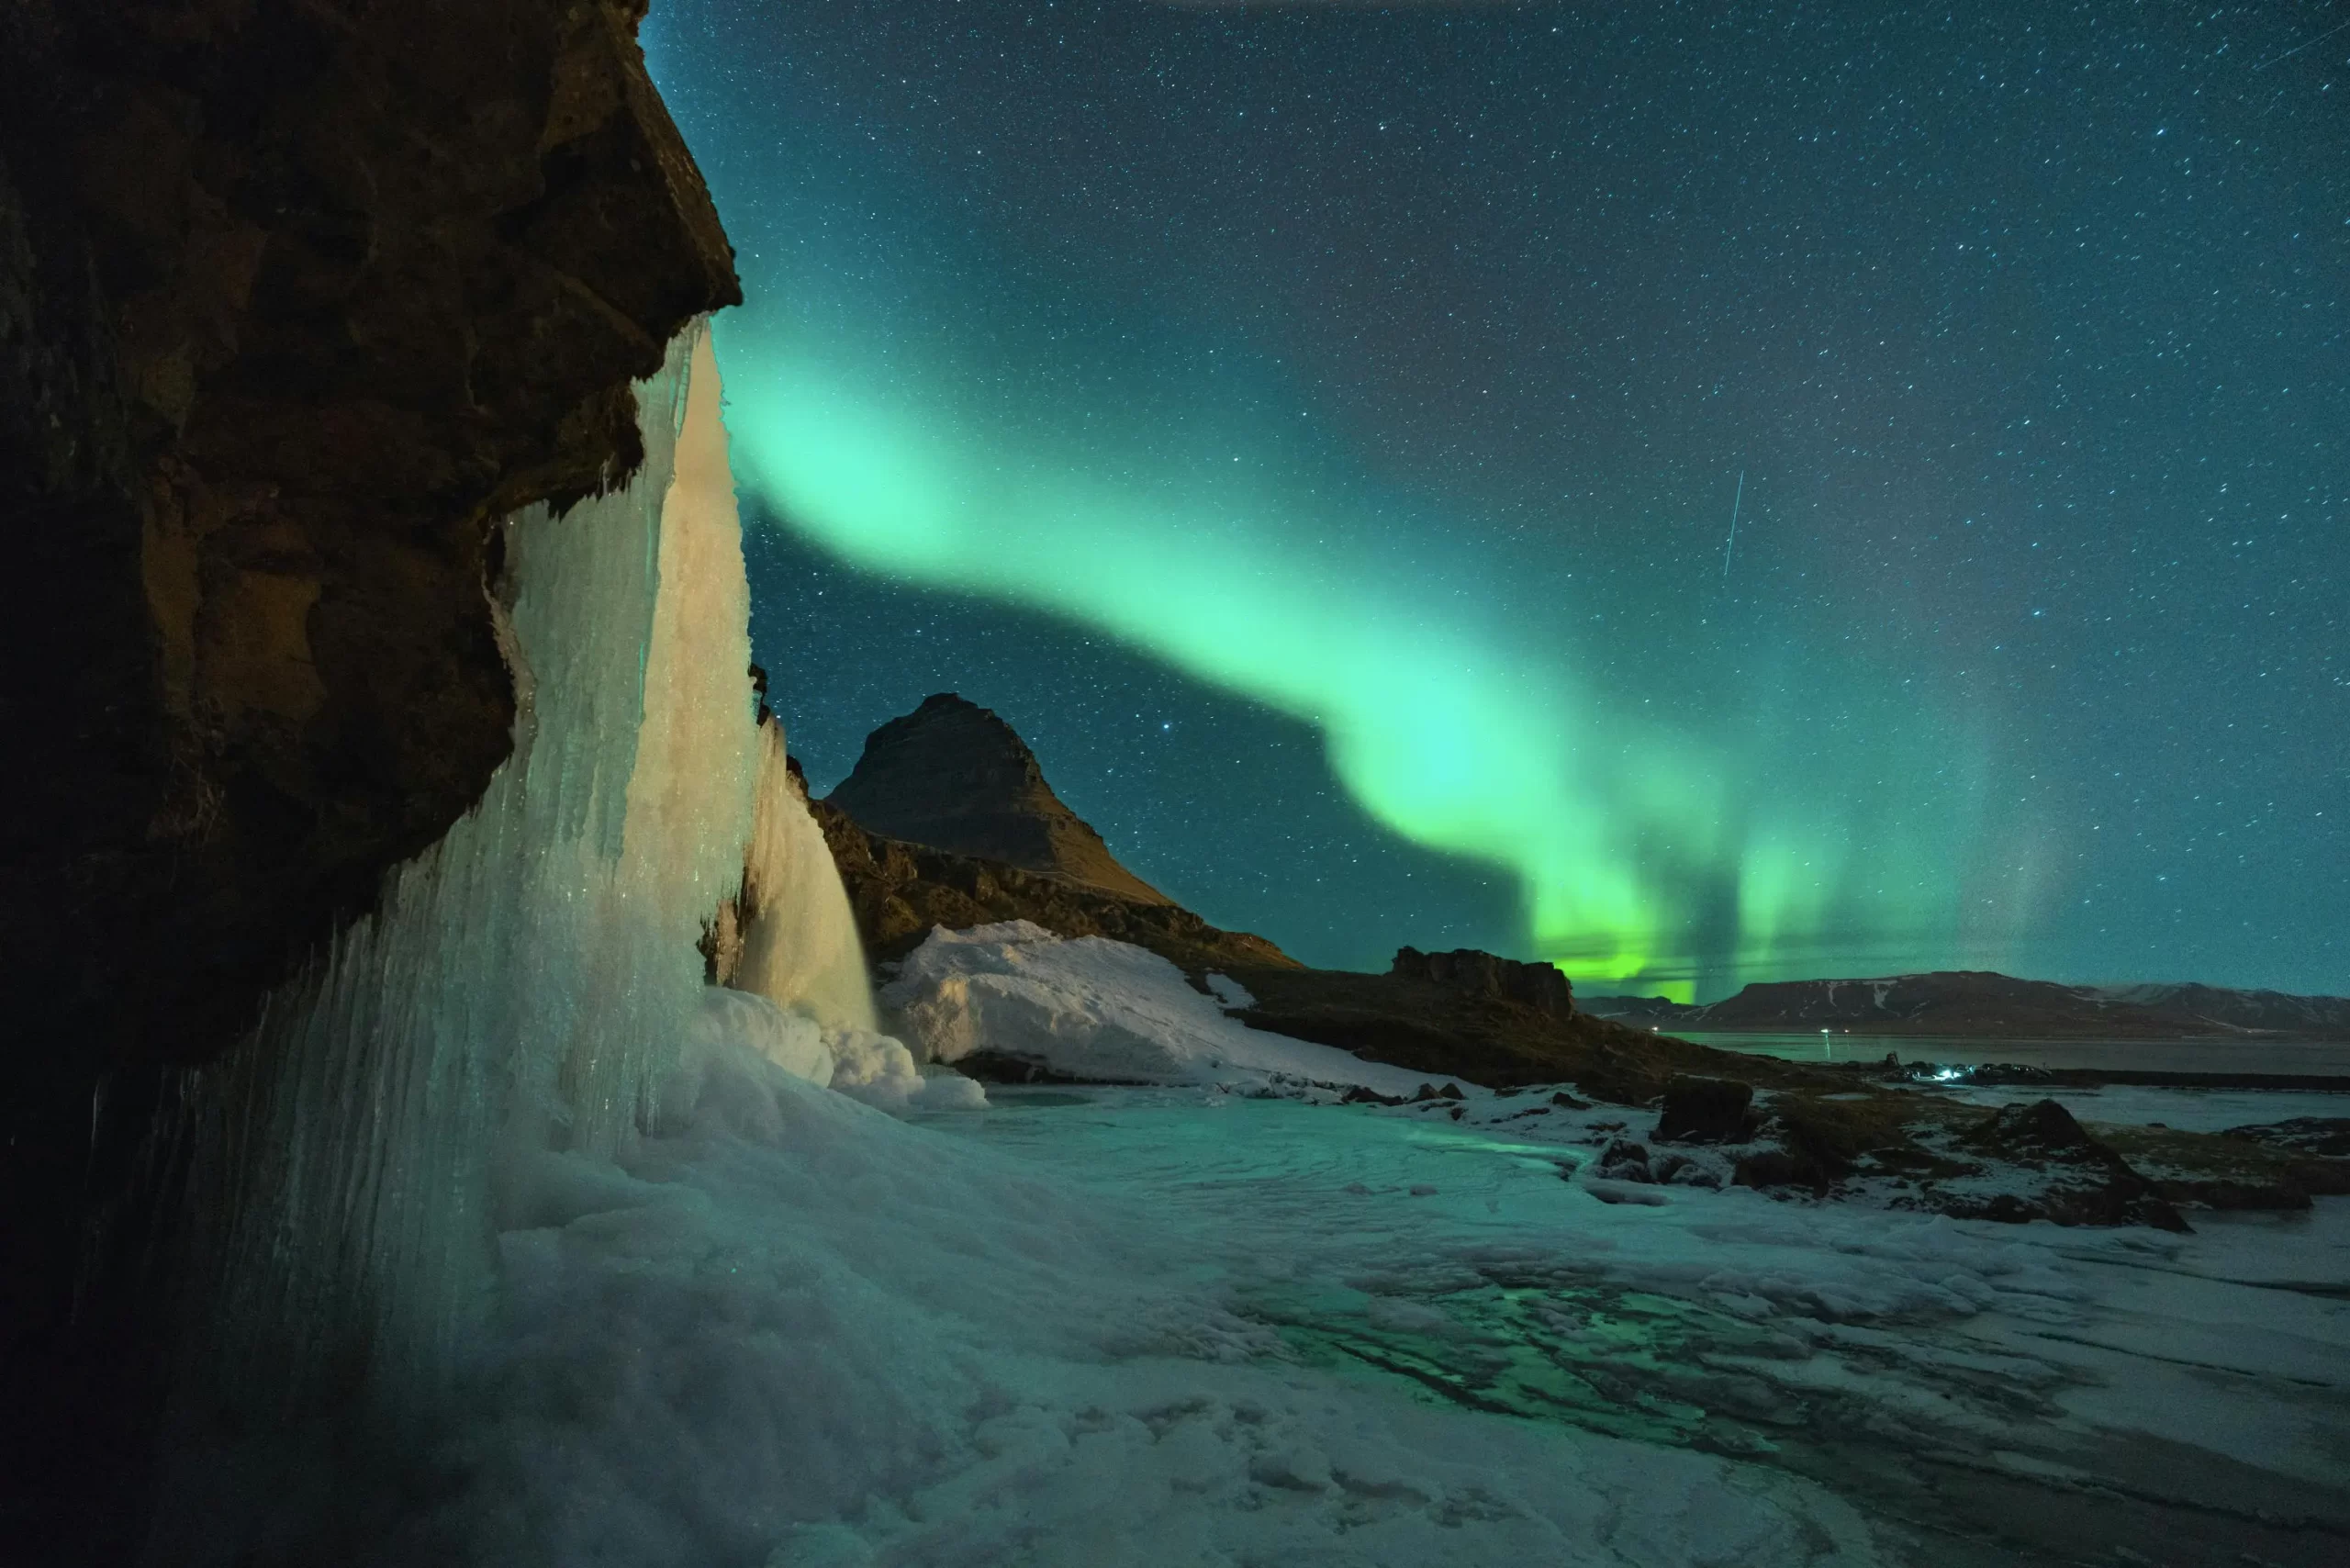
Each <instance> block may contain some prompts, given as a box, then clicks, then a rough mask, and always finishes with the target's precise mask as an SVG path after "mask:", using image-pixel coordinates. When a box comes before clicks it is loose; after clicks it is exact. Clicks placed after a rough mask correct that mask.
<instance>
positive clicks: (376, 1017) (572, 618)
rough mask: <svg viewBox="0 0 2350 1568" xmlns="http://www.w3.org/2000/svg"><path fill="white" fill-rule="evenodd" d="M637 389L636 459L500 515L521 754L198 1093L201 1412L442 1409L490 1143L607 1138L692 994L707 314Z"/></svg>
mask: <svg viewBox="0 0 2350 1568" xmlns="http://www.w3.org/2000/svg"><path fill="white" fill-rule="evenodd" d="M638 406H639V423H640V425H641V428H642V431H643V441H644V451H645V458H644V464H643V468H642V470H641V471H640V472H639V473H638V475H637V476H636V477H635V479H634V480H633V481H632V483H630V484H629V485H628V486H627V487H625V488H624V489H621V490H617V491H614V492H611V493H609V494H606V495H604V496H601V497H599V498H594V499H591V500H589V501H587V502H585V503H583V504H581V505H579V506H577V507H575V508H573V509H572V510H570V511H568V512H566V513H565V514H563V515H562V516H559V517H558V516H552V515H550V514H549V513H548V512H547V510H546V509H544V508H543V507H541V508H534V509H532V510H529V511H526V512H523V513H521V514H519V515H517V516H516V517H514V518H512V519H510V520H509V521H508V522H507V523H506V524H505V530H506V549H507V561H508V564H509V565H508V570H507V574H506V577H505V579H504V587H503V588H502V589H501V594H502V597H503V600H504V602H503V603H502V607H501V608H502V610H503V614H502V629H503V631H504V632H505V633H507V644H508V655H509V664H510V665H511V667H512V668H513V671H514V675H515V682H516V687H517V698H518V701H517V713H516V719H515V724H514V750H513V754H512V755H511V756H510V757H509V759H508V760H507V762H506V763H505V764H504V765H503V766H502V767H500V768H499V769H498V772H497V774H496V775H495V776H494V777H493V778H492V779H491V781H490V784H489V787H488V789H487V791H486V792H485V794H484V795H483V798H482V800H481V801H480V803H479V804H478V805H477V806H476V808H475V810H474V811H473V812H470V813H468V814H467V815H466V816H465V817H464V818H463V819H462V820H460V821H459V822H458V823H456V824H455V825H454V826H453V828H451V829H450V831H449V833H448V834H447V835H446V836H445V837H444V838H442V841H441V842H440V843H439V844H437V845H435V846H432V847H431V849H430V850H428V851H427V852H426V853H425V854H423V855H422V856H420V857H418V858H417V859H415V860H414V861H411V862H409V863H408V864H407V865H405V866H403V867H401V868H399V869H398V870H397V872H395V873H394V875H393V876H392V877H391V878H390V879H389V881H388V884H387V886H386V890H385V892H384V896H383V899H382V902H381V905H380V907H379V908H378V910H377V911H376V913H375V914H374V915H373V916H372V917H371V918H369V919H368V920H366V921H364V923H362V924H359V925H357V926H355V927H354V928H353V929H352V930H351V931H349V932H348V933H346V934H345V935H344V936H343V937H342V938H341V940H339V941H338V942H336V943H335V944H334V945H333V947H332V949H331V951H330V952H329V953H327V954H326V955H325V956H324V958H323V959H322V961H321V962H320V963H319V965H318V966H317V968H316V969H315V971H314V973H313V974H312V975H311V977H310V978H309V979H308V980H307V981H306V982H305V983H303V984H302V985H300V986H298V987H297V988H295V989H294V990H293V991H290V992H288V993H285V994H282V995H281V996H280V997H278V998H276V999H274V1000H273V1001H272V1002H271V1004H270V1007H269V1012H268V1015H267V1016H266V1018H265V1019H264V1021H263V1025H262V1026H261V1028H260V1030H259V1031H258V1034H257V1036H256V1037H255V1038H254V1039H253V1040H252V1042H250V1043H249V1044H248V1045H247V1046H246V1047H243V1048H241V1049H240V1050H239V1051H237V1052H235V1053H232V1054H231V1056H230V1057H229V1058H227V1059H225V1060H224V1061H222V1062H221V1063H220V1064H218V1066H215V1067H212V1068H208V1069H206V1070H203V1071H202V1072H200V1073H197V1074H196V1075H194V1076H193V1077H192V1079H191V1080H190V1081H189V1082H188V1084H187V1086H186V1089H185V1126H184V1134H185V1145H184V1147H185V1148H187V1149H188V1150H190V1151H191V1158H192V1165H191V1168H190V1171H189V1193H188V1204H189V1213H190V1215H191V1216H192V1224H193V1236H192V1238H191V1249H192V1251H193V1254H194V1257H195V1258H196V1260H199V1263H200V1265H201V1266H202V1268H203V1269H205V1270H206V1271H208V1272H209V1274H210V1283H209V1287H208V1294H207V1290H206V1289H205V1288H201V1287H200V1288H199V1291H198V1293H197V1295H196V1302H195V1305H193V1307H192V1310H193V1311H194V1313H195V1314H196V1316H197V1318H198V1325H197V1327H196V1328H195V1329H194V1330H193V1342H194V1346H195V1348H194V1350H192V1352H191V1353H190V1354H189V1355H188V1356H187V1357H186V1358H185V1363H186V1366H187V1367H188V1368H189V1369H191V1371H192V1372H193V1373H194V1374H195V1381H194V1383H191V1385H190V1386H188V1387H185V1388H184V1389H183V1390H182V1397H183V1399H184V1400H185V1401H188V1402H191V1403H193V1404H194V1405H196V1406H203V1405H206V1404H208V1403H215V1402H217V1403H218V1404H219V1405H222V1406H229V1407H231V1408H234V1409H239V1410H243V1411H252V1407H253V1406H256V1405H258V1406H263V1410H268V1407H270V1406H274V1407H275V1408H274V1411H269V1413H271V1414H274V1415H277V1416H294V1415H298V1414H301V1413H303V1412H305V1411H307V1410H308V1409H311V1408H313V1407H317V1406H333V1405H340V1404H344V1403H347V1402H348V1401H349V1400H350V1397H351V1395H352V1394H353V1388H354V1386H356V1387H362V1388H364V1390H365V1402H366V1403H368V1404H370V1405H372V1406H378V1407H393V1408H397V1407H401V1406H408V1405H411V1404H414V1403H417V1402H420V1401H421V1402H424V1403H429V1402H430V1400H431V1397H432V1395H433V1393H434V1391H436V1390H438V1389H439V1388H441V1387H442V1386H444V1385H445V1384H446V1383H447V1382H448V1381H449V1379H450V1378H451V1377H452V1376H453V1375H454V1373H455V1372H457V1370H458V1367H459V1363H460V1361H461V1350H462V1347H463V1346H464V1344H465V1343H467V1342H468V1341H469V1340H470V1339H471V1338H473V1337H474V1335H475V1332H476V1330H477V1329H478V1327H479V1325H480V1318H481V1315H482V1313H483V1312H484V1311H485V1310H486V1309H487V1305H488V1304H489V1302H490V1299H491V1295H490V1292H489V1289H488V1285H489V1282H490V1278H491V1272H490V1271H491V1265H492V1258H493V1238H494V1237H495V1234H496V1226H497V1218H498V1215H497V1213H496V1203H497V1195H498V1181H497V1177H498V1170H499V1169H500V1166H501V1164H502V1162H503V1161H504V1159H506V1158H507V1157H508V1156H509V1154H510V1153H511V1151H512V1149H513V1148H515V1147H516V1146H518V1145H520V1146H525V1147H528V1146H548V1147H555V1148H566V1149H573V1150H578V1151H581V1152H583V1153H591V1154H610V1152H611V1151H613V1150H614V1149H615V1148H618V1147H619V1146H620V1144H621V1142H622V1141H623V1140H624V1139H625V1137H627V1136H628V1135H629V1134H630V1133H631V1132H632V1129H633V1128H634V1127H635V1126H637V1125H638V1124H639V1123H640V1121H641V1120H642V1119H643V1116H644V1115H645V1114H647V1112H648V1111H649V1108H650V1105H649V1096H650V1092H651V1089H652V1086H653V1084H654V1082H655V1078H656V1076H657V1075H658V1073H659V1072H660V1071H661V1070H664V1069H665V1068H666V1066H667V1065H668V1061H667V1053H669V1052H671V1051H673V1050H674V1048H675V1042H676V1038H677V1034H678V1023H679V1020H681V1019H684V1018H687V1017H689V1016H691V1014H692V1013H693V1011H694V1009H695V1007H696V1005H697V1003H698V1001H699V994H700V991H701V990H702V973H701V961H700V958H699V955H698V954H697V953H696V951H695V950H694V946H693V940H692V938H693V935H694V933H695V932H696V931H697V930H698V929H699V924H700V922H701V921H702V920H703V919H705V918H706V917H707V915H708V913H709V912H710V911H711V909H712V908H714V907H715V906H716V905H717V904H718V902H720V900H721V899H722V898H723V897H724V896H725V895H726V894H727V893H728V892H730V891H731V890H732V889H733V885H734V883H735V882H736V881H737V880H738V879H739V878H740V876H741V868H742V854H743V845H744V841H745V839H746V838H747V836H748V833H749V828H750V818H751V807H752V801H753V789H754V786H755V783H756V780H757V765H758V753H757V750H756V747H755V731H754V729H753V726H752V712H751V701H752V699H751V694H750V692H749V691H748V689H747V688H746V686H745V683H744V678H743V671H744V667H745V666H746V665H747V664H748V663H749V658H750V649H749V642H748V636H747V632H746V624H747V622H746V615H747V607H748V591H747V588H746V585H745V582H744V575H743V569H742V564H741V563H742V538H741V532H740V527H739V524H738V523H737V521H736V517H735V510H734V497H733V487H732V483H731V480H730V479H729V476H728V473H727V468H726V454H725V433H724V431H723V429H722V426H721V424H720V422H719V413H718V383H717V375H716V368H715V364H714V362H713V360H712V359H711V348H710V342H709V335H708V331H707V329H706V327H703V326H701V325H696V326H695V327H693V328H691V329H689V330H688V331H687V332H685V333H683V334H681V335H680V336H679V338H678V340H677V342H675V343H673V344H672V345H671V347H670V350H669V353H668V358H667V363H666V364H665V366H664V367H663V369H662V370H661V371H660V373H659V374H658V375H655V377H654V378H653V379H651V380H650V381H647V382H645V383H643V385H641V386H639V387H638ZM253 1413H255V1414H259V1413H262V1412H253Z"/></svg>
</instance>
